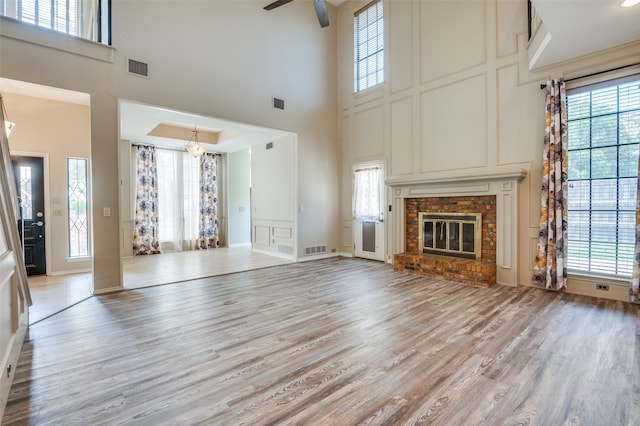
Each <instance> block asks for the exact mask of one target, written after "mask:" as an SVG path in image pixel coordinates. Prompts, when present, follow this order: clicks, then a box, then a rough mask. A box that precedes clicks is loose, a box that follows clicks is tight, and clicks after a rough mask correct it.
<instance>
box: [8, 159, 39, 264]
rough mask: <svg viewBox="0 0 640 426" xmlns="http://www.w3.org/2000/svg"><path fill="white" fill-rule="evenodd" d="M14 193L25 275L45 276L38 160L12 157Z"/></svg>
mask: <svg viewBox="0 0 640 426" xmlns="http://www.w3.org/2000/svg"><path fill="white" fill-rule="evenodd" d="M11 162H12V163H13V174H14V177H15V179H16V188H17V190H18V205H19V206H20V217H19V218H18V233H19V234H20V240H21V242H22V250H23V254H24V263H25V266H26V268H27V275H42V274H46V273H47V262H46V257H45V233H44V230H45V227H44V223H45V217H44V162H43V159H42V158H41V157H22V156H12V157H11Z"/></svg>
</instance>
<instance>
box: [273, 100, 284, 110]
mask: <svg viewBox="0 0 640 426" xmlns="http://www.w3.org/2000/svg"><path fill="white" fill-rule="evenodd" d="M273 107H274V108H277V109H284V99H278V98H273Z"/></svg>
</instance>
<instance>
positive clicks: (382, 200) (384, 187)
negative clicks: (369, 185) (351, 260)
mask: <svg viewBox="0 0 640 426" xmlns="http://www.w3.org/2000/svg"><path fill="white" fill-rule="evenodd" d="M376 166H380V167H381V168H382V180H381V181H380V209H381V210H380V212H381V213H382V221H381V222H376V229H377V228H378V227H380V228H382V229H381V232H380V238H381V239H382V244H381V246H382V247H381V248H380V250H382V259H375V260H377V261H381V262H384V263H387V259H388V256H387V245H388V244H387V239H388V236H387V216H388V212H387V210H386V206H387V185H386V184H385V180H386V178H387V166H386V164H385V161H384V160H372V161H363V162H360V163H355V164H353V165H352V167H351V226H352V236H351V237H352V238H353V256H354V257H361V256H357V255H356V244H357V242H356V240H357V238H356V237H357V235H358V230H357V229H356V228H357V221H356V219H355V217H354V215H353V202H354V196H355V191H354V177H355V173H356V170H358V169H362V168H367V167H376ZM377 235H378V232H377V231H376V236H377ZM376 239H377V238H376ZM376 252H377V250H376ZM363 258H365V259H368V257H363Z"/></svg>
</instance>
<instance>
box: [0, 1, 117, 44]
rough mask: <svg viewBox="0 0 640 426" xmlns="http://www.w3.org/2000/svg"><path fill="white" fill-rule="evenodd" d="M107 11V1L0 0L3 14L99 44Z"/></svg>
mask: <svg viewBox="0 0 640 426" xmlns="http://www.w3.org/2000/svg"><path fill="white" fill-rule="evenodd" d="M110 11H111V0H0V12H1V13H2V15H3V16H6V17H8V18H13V19H17V20H18V21H21V22H25V23H28V24H33V25H37V26H39V27H44V28H49V29H51V30H54V31H58V32H62V33H65V34H69V35H72V36H76V37H81V38H84V39H87V40H91V41H96V42H99V43H103V44H111V41H110V34H109V33H110V22H109V20H110V15H111V13H110Z"/></svg>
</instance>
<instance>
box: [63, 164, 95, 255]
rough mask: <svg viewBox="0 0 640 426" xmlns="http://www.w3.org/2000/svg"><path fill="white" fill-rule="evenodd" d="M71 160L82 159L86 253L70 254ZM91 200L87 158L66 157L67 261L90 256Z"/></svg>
mask: <svg viewBox="0 0 640 426" xmlns="http://www.w3.org/2000/svg"><path fill="white" fill-rule="evenodd" d="M71 161H82V162H84V172H85V176H84V177H85V179H84V185H85V226H86V230H85V232H86V236H85V239H86V253H85V254H81V253H79V254H72V251H71V250H72V244H71V234H72V232H73V231H72V229H71V227H72V223H71V212H72V209H71V202H72V199H71V167H70V165H71ZM90 204H91V200H90V197H89V159H88V158H82V157H67V244H68V250H67V260H69V261H77V260H84V259H87V258H90V257H91V232H90V231H91V215H90V213H89V209H90Z"/></svg>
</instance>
